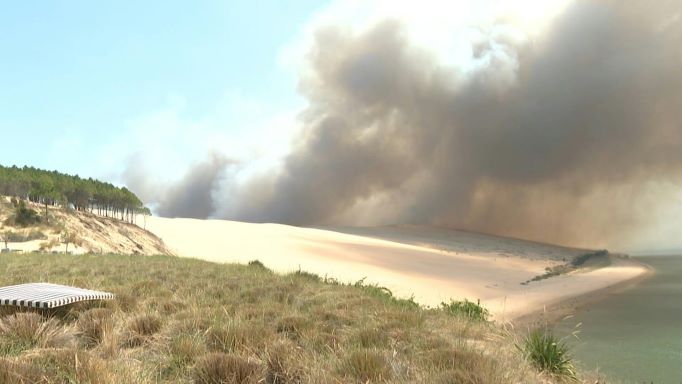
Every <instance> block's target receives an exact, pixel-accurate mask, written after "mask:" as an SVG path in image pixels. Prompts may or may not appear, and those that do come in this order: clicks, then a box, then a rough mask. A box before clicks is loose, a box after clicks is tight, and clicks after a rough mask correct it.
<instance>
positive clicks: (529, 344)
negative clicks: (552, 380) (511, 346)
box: [517, 329, 577, 381]
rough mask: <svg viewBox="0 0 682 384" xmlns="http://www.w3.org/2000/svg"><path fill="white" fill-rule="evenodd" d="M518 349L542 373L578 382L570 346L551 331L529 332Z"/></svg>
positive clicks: (537, 330) (538, 330)
mask: <svg viewBox="0 0 682 384" xmlns="http://www.w3.org/2000/svg"><path fill="white" fill-rule="evenodd" d="M517 348H518V349H520V350H521V352H522V353H523V354H524V355H525V357H526V359H528V360H529V361H530V362H531V364H532V365H534V366H535V367H536V368H537V369H538V370H540V371H541V372H546V373H549V374H551V375H554V376H557V377H558V378H561V379H567V380H572V381H575V380H577V376H576V370H575V367H574V366H573V362H572V361H571V356H570V354H569V347H568V345H567V344H566V343H565V342H564V340H562V339H559V338H557V337H556V336H555V335H554V334H553V333H552V332H551V331H550V330H547V329H535V330H533V331H531V332H529V333H528V335H526V337H525V338H524V339H523V342H522V344H521V345H518V344H517Z"/></svg>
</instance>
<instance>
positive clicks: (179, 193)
mask: <svg viewBox="0 0 682 384" xmlns="http://www.w3.org/2000/svg"><path fill="white" fill-rule="evenodd" d="M141 158H142V155H141V154H138V155H135V156H132V157H131V158H130V159H129V162H128V164H127V167H126V169H125V172H124V174H123V178H124V179H125V181H126V184H127V185H128V186H129V187H130V188H131V190H133V191H135V193H137V194H138V195H139V196H140V198H141V199H142V200H143V201H146V202H154V203H156V204H155V206H154V208H155V209H154V210H155V211H156V213H157V214H159V215H161V216H164V217H186V218H196V219H205V218H208V217H211V216H213V214H214V212H215V211H216V209H217V208H218V206H217V201H218V199H217V198H216V195H217V194H221V193H222V191H221V190H220V188H221V186H222V181H223V179H224V178H225V177H226V172H227V170H228V169H229V168H230V167H231V166H237V164H238V163H237V162H236V161H234V160H231V159H228V158H226V157H225V156H222V155H220V154H217V153H212V154H211V155H210V156H209V158H208V159H207V160H206V161H203V162H201V163H197V164H195V165H194V166H192V167H191V168H190V170H189V171H188V172H187V173H186V174H184V175H183V177H182V178H181V179H180V180H179V181H178V182H176V183H172V184H171V185H168V183H166V182H162V181H159V180H155V179H152V178H150V177H149V175H151V173H150V172H149V171H148V170H146V169H145V168H144V160H143V159H141Z"/></svg>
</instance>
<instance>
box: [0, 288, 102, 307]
mask: <svg viewBox="0 0 682 384" xmlns="http://www.w3.org/2000/svg"><path fill="white" fill-rule="evenodd" d="M113 298H114V294H113V293H109V292H100V291H91V290H89V289H82V288H76V287H69V286H67V285H58V284H50V283H29V284H19V285H10V286H7V287H0V305H13V306H18V307H28V308H56V307H61V306H63V305H68V304H71V303H77V302H80V301H89V300H110V299H113Z"/></svg>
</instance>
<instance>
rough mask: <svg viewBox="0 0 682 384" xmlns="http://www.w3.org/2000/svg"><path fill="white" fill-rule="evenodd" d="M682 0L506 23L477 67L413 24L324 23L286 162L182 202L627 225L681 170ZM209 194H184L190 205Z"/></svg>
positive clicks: (274, 215)
mask: <svg viewBox="0 0 682 384" xmlns="http://www.w3.org/2000/svg"><path fill="white" fill-rule="evenodd" d="M674 3H675V2H669V3H665V2H655V3H652V2H643V1H641V2H640V1H627V2H624V1H614V2H605V1H598V2H580V1H579V2H576V3H574V4H573V5H571V6H569V7H568V9H567V10H566V11H565V12H564V13H563V14H562V15H561V16H560V17H559V18H558V19H556V20H555V22H554V23H553V24H552V26H550V28H549V29H548V30H547V31H546V33H544V34H543V35H542V36H541V37H540V38H538V39H533V40H530V41H520V40H519V39H518V38H514V37H513V36H509V35H506V34H505V32H504V31H505V29H504V28H499V29H495V28H493V29H492V30H490V31H488V34H487V39H486V40H483V41H477V42H473V43H472V52H473V56H474V60H475V61H474V63H475V64H474V65H473V66H470V67H468V68H466V69H464V68H463V69H456V68H454V69H453V67H452V66H445V65H441V64H440V63H439V62H438V61H437V59H436V58H435V57H433V56H430V55H429V53H428V52H426V51H423V50H422V49H420V48H419V47H416V46H413V45H411V43H410V41H409V39H408V38H407V35H406V31H405V30H404V28H403V26H402V25H401V24H400V23H399V22H391V21H387V22H385V23H381V24H379V25H376V26H375V27H374V28H372V29H370V30H368V31H365V32H364V33H362V34H353V33H352V32H349V31H347V30H345V29H342V28H334V27H329V28H326V29H323V30H320V31H318V33H317V35H316V38H315V44H314V47H313V48H312V50H311V52H310V56H309V61H310V69H311V72H310V74H309V75H308V76H306V77H305V78H304V79H303V80H302V83H301V90H302V92H303V93H304V95H305V96H306V97H307V98H308V100H309V103H310V104H309V107H308V108H307V110H306V111H304V113H303V114H302V117H301V118H302V121H303V123H304V129H303V131H302V133H301V135H300V137H298V139H297V140H296V141H295V145H294V147H293V148H292V152H291V153H290V155H288V157H287V158H286V159H285V161H284V164H283V166H282V167H281V169H278V170H276V171H273V172H272V173H271V174H267V175H263V176H260V177H254V178H252V179H251V180H249V181H247V182H246V183H243V184H241V186H240V187H239V188H236V189H233V190H231V191H230V195H229V196H223V197H222V200H221V201H222V202H223V203H221V204H220V205H219V206H217V207H214V206H211V205H210V204H209V205H207V206H200V207H197V208H196V210H195V209H193V210H191V211H185V210H175V211H173V213H174V214H176V215H177V214H184V215H191V216H207V215H210V214H211V210H214V212H213V214H214V215H219V216H221V217H225V218H229V219H238V220H246V221H258V222H260V221H270V222H282V223H289V224H296V225H320V224H385V223H407V222H409V223H425V224H434V225H443V226H450V227H457V228H463V229H469V230H477V231H485V232H492V233H497V234H504V235H512V236H520V237H525V238H531V239H537V240H543V241H552V242H559V243H566V244H576V245H578V244H579V245H590V246H596V245H601V244H605V243H611V242H613V241H614V240H617V239H618V238H620V237H622V236H628V235H629V234H631V233H632V231H635V230H636V229H637V228H638V227H639V226H641V225H643V224H645V221H644V220H645V219H644V217H645V216H646V215H644V214H643V213H647V211H648V210H649V209H652V207H653V206H655V204H656V202H657V201H656V199H657V197H656V196H655V195H652V191H653V190H655V189H656V186H657V185H660V183H662V182H673V183H677V182H679V181H680V180H682V179H681V178H680V176H682V107H681V106H682V48H681V47H682V20H681V19H680V11H681V10H680V9H679V6H676V5H675V4H674ZM199 177H200V178H203V176H201V175H200V176H199ZM207 179H211V177H210V176H208V177H207ZM186 181H187V180H186ZM186 181H184V182H183V184H184V185H195V186H198V185H200V184H201V183H197V184H193V183H187V182H186ZM204 184H205V183H204ZM178 188H181V187H178ZM194 189H195V192H191V191H188V190H182V189H178V190H177V194H178V198H177V199H171V200H169V202H171V201H173V202H176V201H177V202H178V206H180V207H186V206H188V205H187V204H184V203H183V201H184V197H183V196H189V195H195V194H196V193H199V192H200V191H199V190H198V189H196V188H194ZM193 201H194V200H193ZM170 206H174V205H169V207H170ZM169 209H170V208H169ZM168 212H170V211H168ZM160 213H162V214H163V213H164V212H160Z"/></svg>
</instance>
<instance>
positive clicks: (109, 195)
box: [0, 165, 150, 222]
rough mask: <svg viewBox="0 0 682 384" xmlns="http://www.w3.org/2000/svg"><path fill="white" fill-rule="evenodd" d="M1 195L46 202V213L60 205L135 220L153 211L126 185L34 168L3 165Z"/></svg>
mask: <svg viewBox="0 0 682 384" xmlns="http://www.w3.org/2000/svg"><path fill="white" fill-rule="evenodd" d="M0 195H4V196H14V197H17V198H19V199H24V200H28V201H31V202H34V203H39V204H42V205H44V206H45V212H46V213H47V208H48V206H57V205H59V206H63V207H68V208H73V209H75V210H78V211H89V212H92V213H96V214H99V215H101V216H107V217H114V218H118V219H121V220H124V221H128V222H134V221H135V216H136V215H137V214H150V212H149V209H148V208H146V207H145V206H144V204H143V203H142V201H140V199H139V198H138V197H137V196H136V195H135V194H134V193H133V192H131V191H129V190H128V189H127V188H125V187H123V188H119V187H116V186H114V185H112V184H110V183H105V182H101V181H99V180H94V179H92V178H88V179H82V178H80V177H78V176H72V175H67V174H63V173H60V172H57V171H45V170H42V169H37V168H34V167H26V166H24V167H22V168H19V167H17V166H12V167H5V166H2V165H0Z"/></svg>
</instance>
